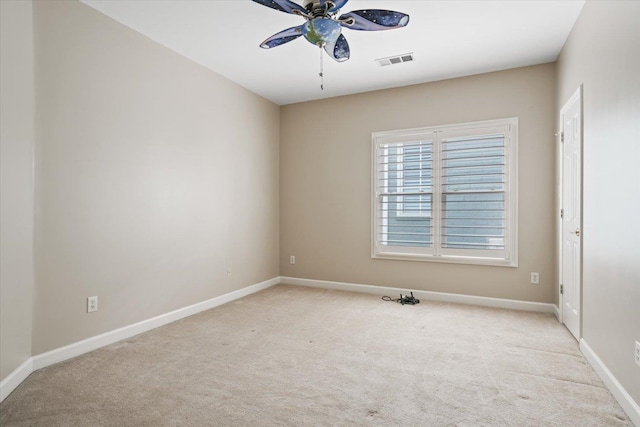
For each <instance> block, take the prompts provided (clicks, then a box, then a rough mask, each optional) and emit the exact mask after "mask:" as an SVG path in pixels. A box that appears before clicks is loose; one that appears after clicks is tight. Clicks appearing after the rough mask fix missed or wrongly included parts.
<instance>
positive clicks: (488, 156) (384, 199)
mask: <svg viewBox="0 0 640 427" xmlns="http://www.w3.org/2000/svg"><path fill="white" fill-rule="evenodd" d="M516 136H517V119H504V120H492V121H488V122H480V123H470V124H462V125H453V126H442V127H434V128H424V129H413V130H407V131H395V132H380V133H375V134H373V137H372V140H373V156H372V157H373V179H374V182H373V186H372V189H373V196H372V199H373V209H372V215H373V221H372V227H373V229H372V256H373V257H380V258H400V259H426V260H442V261H448V262H471V263H481V264H495V265H516V249H517V242H516V239H515V237H516V208H517V206H516V203H515V201H516V200H517V199H516V194H515V189H516V185H515V182H516V167H515V166H516Z"/></svg>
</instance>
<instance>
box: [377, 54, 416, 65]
mask: <svg viewBox="0 0 640 427" xmlns="http://www.w3.org/2000/svg"><path fill="white" fill-rule="evenodd" d="M411 61H413V52H411V53H403V54H402V55H396V56H389V57H387V58H380V59H376V62H377V63H378V64H379V65H380V66H381V67H386V66H387V65H394V64H402V63H403V62H411Z"/></svg>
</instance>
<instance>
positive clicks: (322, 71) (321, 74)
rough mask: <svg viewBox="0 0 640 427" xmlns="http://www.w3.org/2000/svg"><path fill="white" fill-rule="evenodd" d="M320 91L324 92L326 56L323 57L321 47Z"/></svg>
mask: <svg viewBox="0 0 640 427" xmlns="http://www.w3.org/2000/svg"><path fill="white" fill-rule="evenodd" d="M319 75H320V90H324V55H322V46H320V74H319Z"/></svg>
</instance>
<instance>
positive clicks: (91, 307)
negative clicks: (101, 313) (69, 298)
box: [87, 297, 98, 313]
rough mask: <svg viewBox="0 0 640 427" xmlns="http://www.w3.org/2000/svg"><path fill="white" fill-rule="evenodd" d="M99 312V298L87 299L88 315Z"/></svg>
mask: <svg viewBox="0 0 640 427" xmlns="http://www.w3.org/2000/svg"><path fill="white" fill-rule="evenodd" d="M94 311H98V297H89V298H87V313H92V312H94Z"/></svg>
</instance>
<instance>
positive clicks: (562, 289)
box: [560, 285, 564, 295]
mask: <svg viewBox="0 0 640 427" xmlns="http://www.w3.org/2000/svg"><path fill="white" fill-rule="evenodd" d="M560 295H564V285H560Z"/></svg>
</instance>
